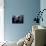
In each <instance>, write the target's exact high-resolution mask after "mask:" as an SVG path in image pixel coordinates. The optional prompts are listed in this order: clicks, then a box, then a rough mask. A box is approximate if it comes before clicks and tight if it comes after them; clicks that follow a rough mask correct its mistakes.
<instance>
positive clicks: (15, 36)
mask: <svg viewBox="0 0 46 46" xmlns="http://www.w3.org/2000/svg"><path fill="white" fill-rule="evenodd" d="M4 2H5V4H4V5H5V7H4V8H5V9H4V10H5V11H4V13H5V14H4V20H5V23H4V24H5V25H4V27H5V29H4V30H5V32H4V33H5V40H7V41H18V40H19V39H20V38H23V37H24V36H25V35H26V34H27V33H28V32H29V31H31V28H32V20H33V19H34V17H36V16H37V15H36V14H35V13H36V12H38V11H39V9H40V0H5V1H4ZM13 15H15V16H19V15H24V23H23V24H12V16H13Z"/></svg>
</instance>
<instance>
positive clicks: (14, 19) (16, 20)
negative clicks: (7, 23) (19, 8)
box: [12, 15, 24, 24]
mask: <svg viewBox="0 0 46 46" xmlns="http://www.w3.org/2000/svg"><path fill="white" fill-rule="evenodd" d="M23 22H24V15H20V16H12V23H13V24H23Z"/></svg>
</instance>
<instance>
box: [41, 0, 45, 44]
mask: <svg viewBox="0 0 46 46" xmlns="http://www.w3.org/2000/svg"><path fill="white" fill-rule="evenodd" d="M40 9H41V10H43V9H46V0H41V1H40ZM42 17H43V19H44V20H43V22H40V25H42V26H45V27H46V11H44V13H43V15H42ZM45 36H46V35H45ZM45 38H46V37H45ZM45 44H46V40H45Z"/></svg>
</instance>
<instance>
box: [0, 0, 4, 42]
mask: <svg viewBox="0 0 46 46" xmlns="http://www.w3.org/2000/svg"><path fill="white" fill-rule="evenodd" d="M2 41H4V0H0V42H2Z"/></svg>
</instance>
